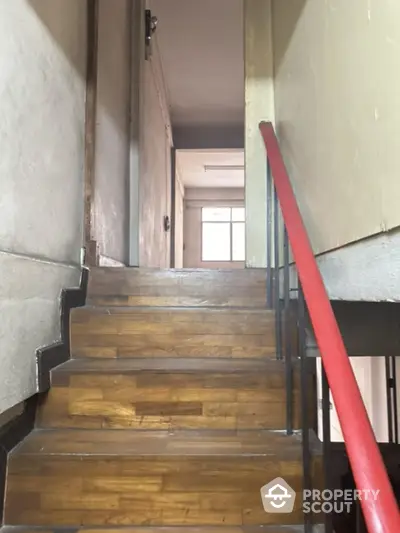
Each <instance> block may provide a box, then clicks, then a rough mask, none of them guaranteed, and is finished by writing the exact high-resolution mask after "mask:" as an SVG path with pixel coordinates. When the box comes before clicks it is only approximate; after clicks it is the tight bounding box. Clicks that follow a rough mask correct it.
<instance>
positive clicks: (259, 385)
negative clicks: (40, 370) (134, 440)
mask: <svg viewBox="0 0 400 533" xmlns="http://www.w3.org/2000/svg"><path fill="white" fill-rule="evenodd" d="M294 400H295V401H294V405H295V427H296V428H297V427H299V418H300V417H299V412H298V411H299V410H298V406H299V398H298V393H297V392H296V393H295V398H294ZM285 401H286V396H285V389H284V377H283V375H282V373H276V374H275V375H274V374H270V375H268V376H263V375H257V374H244V375H243V374H232V375H222V374H216V373H215V374H203V375H201V374H200V375H197V374H190V373H189V374H184V373H176V374H164V373H150V372H148V373H143V374H120V375H118V374H108V375H105V374H97V375H96V374H93V373H90V374H67V373H65V372H60V373H54V376H53V386H52V389H51V390H50V392H49V394H48V396H47V398H46V399H45V400H44V401H43V403H42V405H41V407H40V409H39V417H38V425H39V427H43V428H55V427H77V428H88V429H92V428H128V429H283V428H284V427H285V425H286V418H285V416H286V411H285Z"/></svg>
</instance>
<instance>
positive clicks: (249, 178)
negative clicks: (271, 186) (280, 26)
mask: <svg viewBox="0 0 400 533" xmlns="http://www.w3.org/2000/svg"><path fill="white" fill-rule="evenodd" d="M285 1H286V0H285ZM289 3H290V1H289ZM244 8H245V166H246V265H247V266H249V267H263V266H265V265H266V242H267V241H266V239H267V236H266V227H267V222H266V168H267V166H266V154H265V148H264V144H263V142H262V139H261V135H260V132H259V130H258V124H259V122H260V121H261V120H268V121H272V122H273V121H274V88H273V59H272V57H273V54H272V38H271V2H270V0H244Z"/></svg>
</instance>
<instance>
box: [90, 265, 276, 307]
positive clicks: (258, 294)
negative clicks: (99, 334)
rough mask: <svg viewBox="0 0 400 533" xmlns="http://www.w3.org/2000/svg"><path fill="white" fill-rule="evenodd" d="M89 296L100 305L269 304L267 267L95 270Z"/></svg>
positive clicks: (259, 305) (252, 305) (91, 277)
mask: <svg viewBox="0 0 400 533" xmlns="http://www.w3.org/2000/svg"><path fill="white" fill-rule="evenodd" d="M89 299H90V301H91V302H94V303H95V304H96V305H107V306H112V305H117V306H123V305H128V306H135V305H151V306H157V305H160V306H164V305H179V306H208V307H210V306H216V307H225V306H232V307H235V306H244V307H259V308H265V304H266V301H267V297H266V271H265V269H243V270H240V269H238V270H202V269H196V270H192V269H176V270H173V269H171V270H155V269H137V268H116V269H113V271H112V272H109V269H108V270H107V269H104V268H95V269H92V270H91V276H90V285H89Z"/></svg>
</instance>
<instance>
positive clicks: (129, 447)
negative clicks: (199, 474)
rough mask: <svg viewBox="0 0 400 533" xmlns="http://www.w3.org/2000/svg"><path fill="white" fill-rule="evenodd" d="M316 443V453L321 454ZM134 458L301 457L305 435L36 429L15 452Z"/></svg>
mask: <svg viewBox="0 0 400 533" xmlns="http://www.w3.org/2000/svg"><path fill="white" fill-rule="evenodd" d="M318 453H319V451H318V446H317V442H316V441H315V454H318ZM23 455H38V456H54V455H75V456H76V455H82V456H86V455H90V456H102V457H114V456H119V457H130V456H179V457H183V456H184V457H189V456H190V457H193V456H202V457H204V456H208V457H210V456H223V457H224V458H226V457H237V456H253V457H271V456H273V457H276V459H277V460H281V459H291V460H301V437H300V435H299V434H294V435H291V436H287V435H286V434H285V433H284V432H282V431H268V430H265V431H236V432H234V431H230V430H229V431H221V430H219V431H210V430H201V431H174V432H169V431H166V430H162V431H156V430H142V431H135V430H125V431H121V430H107V431H104V430H85V429H82V430H81V429H79V430H78V429H74V430H71V429H55V430H38V429H36V430H34V431H33V432H32V433H31V434H30V435H28V437H26V439H25V440H24V441H23V442H22V443H21V445H20V446H18V447H17V448H16V449H15V450H14V451H13V452H12V454H11V457H13V458H15V457H17V456H23Z"/></svg>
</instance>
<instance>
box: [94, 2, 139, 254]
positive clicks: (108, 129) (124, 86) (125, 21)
mask: <svg viewBox="0 0 400 533" xmlns="http://www.w3.org/2000/svg"><path fill="white" fill-rule="evenodd" d="M130 4H131V2H130V0H114V1H113V2H110V1H109V0H100V1H99V28H98V32H99V33H98V78H97V102H96V114H97V116H96V153H95V188H94V191H95V192H94V216H93V238H94V240H96V241H97V243H98V249H99V253H100V263H101V264H104V263H109V262H110V259H111V260H113V261H118V262H120V263H123V264H126V263H127V262H128V246H129V230H128V224H129V196H128V195H129V114H130V72H131V65H130V61H131V53H130V24H131V17H130Z"/></svg>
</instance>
